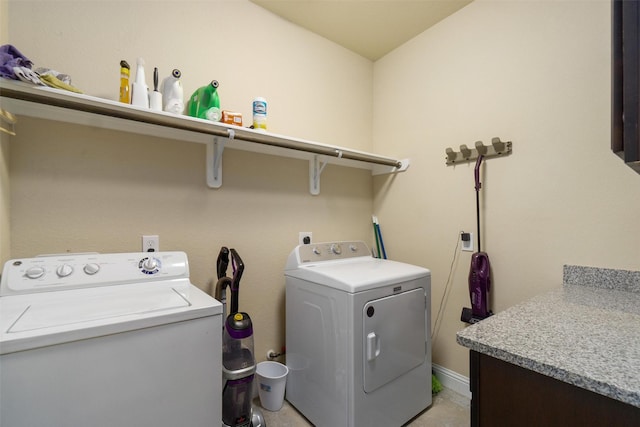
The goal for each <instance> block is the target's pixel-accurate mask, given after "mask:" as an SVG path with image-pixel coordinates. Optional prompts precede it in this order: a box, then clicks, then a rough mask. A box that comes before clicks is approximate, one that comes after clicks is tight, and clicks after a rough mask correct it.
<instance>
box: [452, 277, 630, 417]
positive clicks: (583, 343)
mask: <svg viewBox="0 0 640 427" xmlns="http://www.w3.org/2000/svg"><path fill="white" fill-rule="evenodd" d="M457 341H458V343H459V344H460V345H463V346H465V347H468V348H469V349H471V350H475V351H477V352H479V353H483V354H486V355H489V356H492V357H495V358H497V359H501V360H504V361H506V362H509V363H513V364H515V365H518V366H521V367H524V368H527V369H530V370H532V371H535V372H538V373H540V374H543V375H547V376H550V377H553V378H556V379H558V380H561V381H564V382H567V383H569V384H573V385H575V386H578V387H581V388H584V389H587V390H591V391H594V392H596V393H599V394H602V395H605V396H608V397H611V398H613V399H616V400H620V401H622V402H625V403H628V404H630V405H633V406H636V407H640V272H633V271H625V270H609V269H599V268H592V267H579V266H565V267H564V280H563V285H562V286H561V287H560V288H558V289H555V290H553V291H550V292H547V293H545V294H543V295H539V296H537V297H534V298H532V299H531V300H529V301H526V302H524V303H522V304H518V305H516V306H514V307H511V308H509V309H507V310H505V311H502V312H500V313H498V314H496V315H494V316H492V317H489V318H487V319H485V320H483V321H481V322H479V323H476V324H474V325H471V326H469V327H467V328H465V329H464V330H462V331H460V332H458V334H457Z"/></svg>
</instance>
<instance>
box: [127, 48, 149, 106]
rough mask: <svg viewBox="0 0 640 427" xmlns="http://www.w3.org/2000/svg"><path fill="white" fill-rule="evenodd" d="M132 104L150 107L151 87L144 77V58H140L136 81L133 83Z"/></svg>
mask: <svg viewBox="0 0 640 427" xmlns="http://www.w3.org/2000/svg"><path fill="white" fill-rule="evenodd" d="M131 105H137V106H138V107H144V108H149V87H148V86H147V83H146V79H145V77H144V59H142V58H138V67H137V68H136V81H135V82H133V83H132V84H131Z"/></svg>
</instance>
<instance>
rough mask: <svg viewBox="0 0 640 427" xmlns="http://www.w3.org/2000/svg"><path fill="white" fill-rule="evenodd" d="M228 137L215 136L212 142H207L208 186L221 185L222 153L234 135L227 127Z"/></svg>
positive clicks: (215, 186)
mask: <svg viewBox="0 0 640 427" xmlns="http://www.w3.org/2000/svg"><path fill="white" fill-rule="evenodd" d="M228 131H229V139H228V140H227V139H221V138H218V137H217V136H216V137H214V138H213V142H207V185H208V186H209V187H210V188H220V187H222V153H224V147H225V145H226V144H227V142H228V141H232V140H233V138H234V137H235V131H234V130H233V129H228Z"/></svg>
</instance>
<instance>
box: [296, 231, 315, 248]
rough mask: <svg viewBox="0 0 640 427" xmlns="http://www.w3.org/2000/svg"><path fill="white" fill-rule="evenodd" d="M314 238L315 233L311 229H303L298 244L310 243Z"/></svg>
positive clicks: (299, 234)
mask: <svg viewBox="0 0 640 427" xmlns="http://www.w3.org/2000/svg"><path fill="white" fill-rule="evenodd" d="M312 240H313V233H312V232H311V231H301V232H299V233H298V244H299V245H308V244H309V243H311V241H312Z"/></svg>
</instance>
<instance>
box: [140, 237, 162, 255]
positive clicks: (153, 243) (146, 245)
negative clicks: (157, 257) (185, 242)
mask: <svg viewBox="0 0 640 427" xmlns="http://www.w3.org/2000/svg"><path fill="white" fill-rule="evenodd" d="M159 250H160V237H159V236H157V235H153V236H142V252H158V251H159Z"/></svg>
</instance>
